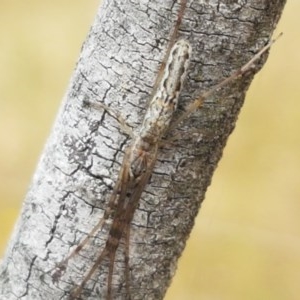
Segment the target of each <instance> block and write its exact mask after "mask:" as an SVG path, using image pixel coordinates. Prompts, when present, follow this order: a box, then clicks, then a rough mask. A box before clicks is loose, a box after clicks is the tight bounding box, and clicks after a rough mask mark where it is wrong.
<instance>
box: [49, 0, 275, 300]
mask: <svg viewBox="0 0 300 300" xmlns="http://www.w3.org/2000/svg"><path fill="white" fill-rule="evenodd" d="M186 4H187V0H181V2H180V9H179V12H178V16H177V21H176V24H175V25H174V30H173V33H172V35H171V39H170V45H169V47H168V50H167V51H166V57H165V59H164V61H163V62H162V65H161V68H160V70H159V72H158V76H157V79H156V83H155V85H154V86H155V87H154V92H153V94H152V98H151V99H150V102H149V106H148V108H147V110H146V113H145V116H144V120H143V123H142V125H141V126H140V128H139V129H138V131H137V134H133V133H132V132H131V129H130V127H129V126H127V125H126V122H125V120H124V119H123V118H122V116H121V115H120V114H119V113H116V112H114V111H113V110H111V109H110V108H109V107H107V106H106V105H104V104H101V103H86V104H87V105H89V106H90V107H92V108H97V109H98V108H100V109H104V110H106V111H107V112H108V113H110V114H111V115H113V116H114V118H116V119H118V120H119V122H120V124H121V125H122V127H123V129H124V131H125V132H126V133H127V134H129V135H130V136H131V137H132V139H133V140H132V143H131V144H130V146H129V147H128V148H127V149H126V151H125V155H124V158H123V163H122V166H121V168H120V171H119V175H118V180H117V182H116V184H115V186H114V189H113V192H112V194H111V196H110V200H109V203H108V206H107V208H106V210H105V212H104V216H103V218H102V219H101V220H100V221H99V222H98V224H97V225H96V226H95V227H94V228H93V229H92V231H91V232H90V233H89V234H88V236H87V237H86V238H84V239H83V240H82V241H81V242H80V243H79V244H78V246H77V247H76V248H75V250H74V251H73V252H71V254H70V255H69V256H67V257H66V258H65V259H64V260H63V261H62V262H60V263H59V264H58V265H57V266H56V268H55V270H54V272H53V274H52V278H53V281H59V280H60V278H61V277H62V276H63V273H64V271H65V270H66V268H67V264H68V262H69V260H70V259H71V258H73V257H74V256H75V255H77V254H78V253H79V252H80V251H81V249H82V248H83V247H85V246H86V245H87V244H88V242H89V240H90V239H92V238H93V237H94V236H95V235H96V233H97V232H98V231H100V230H101V229H102V227H103V225H104V224H105V222H106V221H107V220H108V219H109V218H112V223H111V225H110V229H109V233H108V237H107V238H106V242H105V245H104V247H103V249H102V250H101V251H100V254H99V255H98V257H97V259H96V261H95V262H94V264H93V266H92V267H91V268H90V269H89V270H88V272H87V273H86V275H85V276H84V278H83V279H82V281H81V282H80V283H79V285H76V287H75V288H74V289H73V290H72V291H71V293H70V299H79V298H80V296H81V293H82V291H83V289H84V287H85V285H86V283H87V282H88V281H89V280H90V278H91V277H92V276H93V274H94V273H95V272H96V270H97V269H98V268H99V267H100V266H101V264H102V262H103V260H104V259H108V260H109V269H108V279H107V299H112V297H113V290H112V282H113V272H114V262H115V256H116V251H117V249H118V247H119V245H120V241H121V239H123V238H124V239H125V283H126V294H127V298H130V274H129V270H130V268H129V247H130V243H129V233H130V224H131V222H132V219H133V216H134V213H135V210H136V208H137V207H138V204H139V200H140V198H141V194H142V193H143V191H144V189H145V186H146V185H147V183H148V181H149V178H150V176H151V174H152V171H153V169H154V167H155V163H156V160H157V154H158V151H159V147H160V145H161V140H162V138H163V136H164V135H165V134H166V133H168V132H169V131H170V130H171V129H173V128H174V127H175V126H178V125H179V123H180V122H181V121H182V120H184V119H185V118H187V117H188V116H189V115H190V114H191V113H193V112H194V111H195V110H197V109H198V108H200V107H201V106H202V104H203V101H204V100H205V99H206V98H207V97H209V96H210V95H211V94H213V93H214V92H216V91H217V90H218V89H220V88H222V87H224V86H225V85H227V84H228V83H229V82H231V81H233V80H235V79H237V78H239V77H240V76H243V75H244V74H245V73H247V72H248V71H249V70H250V69H251V68H252V67H253V65H254V63H255V62H256V61H257V60H258V59H259V58H260V57H261V55H262V54H263V53H264V52H266V51H267V50H268V49H269V48H270V47H271V45H272V44H273V43H274V41H275V40H272V41H270V42H269V43H268V44H267V45H266V46H265V47H264V48H262V49H261V50H260V51H259V52H258V53H257V54H256V55H254V56H253V57H252V59H251V60H250V61H249V62H248V63H246V64H245V65H244V66H243V67H241V68H240V69H238V70H237V71H236V72H234V73H233V74H232V75H231V76H229V77H228V78H225V79H223V80H222V81H221V82H220V83H219V84H217V85H215V86H214V87H213V88H211V89H210V90H208V91H207V92H204V93H202V94H201V95H200V96H199V97H197V99H195V100H194V101H192V102H191V104H190V105H188V107H187V108H186V109H185V112H184V113H183V114H182V115H181V116H179V118H177V120H174V122H173V124H172V128H170V122H171V120H172V118H173V115H174V111H175V110H176V108H177V104H178V99H179V95H180V91H181V89H182V87H183V84H184V81H185V78H186V74H187V70H188V66H189V62H190V59H191V51H192V48H191V45H190V44H189V42H188V41H186V40H183V39H180V40H178V41H176V40H177V35H178V29H179V27H180V24H181V21H182V18H183V14H184V11H185V7H186ZM112 213H113V215H112Z"/></svg>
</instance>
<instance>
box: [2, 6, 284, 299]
mask: <svg viewBox="0 0 300 300" xmlns="http://www.w3.org/2000/svg"><path fill="white" fill-rule="evenodd" d="M175 2H176V1H171V0H168V1H158V0H151V1H150V0H148V1H137V0H135V1H128V0H126V1H124V0H114V1H110V0H105V1H103V3H102V5H101V7H100V9H99V11H98V14H97V16H96V19H95V22H94V24H93V26H92V28H91V30H90V33H89V35H88V37H87V39H86V41H85V43H84V45H83V48H82V52H81V55H80V58H79V61H78V64H77V66H76V69H75V71H74V74H73V76H72V78H71V82H70V86H69V88H68V90H67V93H66V96H65V98H64V100H63V103H62V106H61V109H60V111H59V114H58V117H57V119H56V122H55V124H54V127H53V131H52V133H51V135H50V137H49V139H48V142H47V144H46V147H45V149H44V152H43V154H42V157H41V159H40V162H39V164H38V167H37V170H36V172H35V175H34V177H33V180H32V184H31V186H30V189H29V191H28V194H27V196H26V199H25V201H24V206H23V209H22V214H21V216H20V218H19V220H18V223H17V225H16V228H15V230H14V234H13V236H12V238H11V241H10V244H9V247H8V249H7V252H6V256H5V258H4V260H3V263H2V266H1V273H0V274H1V275H0V283H1V284H0V299H1V300H4V299H5V300H14V299H30V300H32V299H67V297H68V293H69V291H70V290H71V289H72V287H73V286H74V284H76V283H79V282H80V280H81V279H82V276H83V274H84V273H85V272H86V270H87V269H88V268H89V267H90V266H91V264H92V261H93V260H94V259H95V256H96V255H97V254H98V253H99V251H100V249H101V246H103V243H104V241H105V237H106V234H107V229H108V228H104V231H103V232H101V233H100V234H99V235H98V237H97V238H96V239H94V240H93V242H92V244H91V245H90V247H89V248H88V250H87V251H83V256H80V257H77V258H75V259H74V260H73V261H71V262H70V264H69V265H68V268H67V271H66V273H65V274H64V275H63V277H62V278H61V280H60V281H59V282H58V283H56V284H54V283H53V282H52V278H51V275H50V273H49V272H48V271H49V270H51V268H53V267H54V266H55V264H56V263H58V262H59V261H61V260H62V259H63V258H64V257H65V256H66V255H67V254H68V252H69V250H70V248H71V247H72V246H73V245H75V244H76V243H78V241H79V240H80V239H81V238H82V237H84V236H86V234H87V233H88V232H89V231H90V230H91V228H92V227H93V225H94V224H96V223H97V221H98V220H99V218H101V216H102V214H103V210H104V209H105V206H106V204H107V201H108V198H109V195H110V193H111V190H112V188H113V186H114V183H115V181H116V178H117V175H118V171H119V169H120V164H121V162H122V157H123V154H124V149H125V147H126V145H128V143H129V142H130V139H129V137H128V136H126V135H124V134H123V132H122V130H121V129H120V125H119V124H118V123H117V121H116V120H115V119H114V118H112V117H111V116H110V115H109V114H107V113H106V112H105V111H101V110H99V111H97V110H95V109H92V108H87V107H84V105H83V101H84V100H89V101H91V102H97V101H102V102H104V103H105V104H106V105H108V106H111V107H112V108H113V109H114V110H116V111H119V112H121V114H122V115H123V116H124V117H126V119H127V121H128V122H129V123H130V124H132V126H133V130H134V132H137V129H138V127H139V125H140V124H141V121H142V118H143V114H144V112H145V109H146V107H147V100H148V99H149V95H150V94H151V91H152V87H153V83H154V81H155V76H156V73H157V70H158V68H159V65H160V63H161V61H162V59H163V57H164V52H165V50H166V48H167V44H168V40H169V37H170V33H171V31H172V27H173V25H174V22H175V19H176V16H177V12H178V4H176V3H175ZM284 4H285V0H273V1H271V0H237V1H232V0H211V1H203V0H198V1H188V7H187V9H186V12H185V15H184V19H183V23H182V26H181V28H180V37H183V38H185V39H187V40H189V41H190V43H191V44H192V46H193V55H192V63H191V65H190V69H189V73H188V80H187V82H186V84H185V87H184V89H183V92H182V96H181V99H180V105H179V111H178V114H180V110H182V109H183V108H184V106H185V105H186V104H188V103H190V101H192V100H193V99H194V98H195V97H196V96H197V95H199V94H200V93H201V91H204V90H207V89H209V88H210V87H211V86H212V85H214V84H216V83H218V82H219V81H220V80H221V79H222V78H223V77H225V76H228V75H229V74H230V73H231V72H232V71H234V70H236V69H237V68H238V67H240V66H241V65H243V64H244V63H245V62H246V61H247V60H249V59H250V58H251V56H252V55H253V54H254V53H256V52H257V51H258V50H259V49H260V48H261V47H262V46H263V45H264V44H265V43H266V42H267V41H268V40H269V39H270V37H271V35H272V32H273V30H274V28H275V26H276V24H277V22H278V20H279V17H280V14H281V12H282V10H283V7H284ZM265 59H266V56H264V58H263V61H264V60H265ZM263 61H261V64H262V63H263ZM252 75H253V74H252ZM252 75H248V76H246V77H243V78H242V79H240V80H237V81H236V82H234V83H233V84H230V85H229V86H227V87H226V88H224V89H222V91H218V93H216V94H215V96H214V97H211V98H210V99H207V101H206V102H205V104H204V105H203V107H202V108H201V109H199V110H198V111H197V112H195V113H194V114H192V115H191V116H190V117H189V118H188V119H186V120H185V121H184V122H182V123H181V124H180V126H178V128H177V129H175V130H174V132H172V133H171V134H170V135H176V136H177V137H179V138H177V139H176V140H175V141H172V142H170V143H166V145H165V146H164V147H163V148H162V149H161V151H160V154H159V158H158V162H157V164H156V167H155V169H154V172H153V175H152V177H151V180H150V183H149V184H148V185H147V187H146V189H145V191H144V193H143V195H142V199H141V200H140V205H139V208H138V209H137V211H136V213H135V216H134V220H133V224H132V226H131V241H130V268H131V296H132V299H162V298H163V296H164V294H165V292H166V289H167V287H168V286H169V284H170V280H171V278H172V276H173V274H174V272H175V269H176V264H177V260H178V258H179V256H180V255H181V253H182V251H183V249H184V246H185V243H186V240H187V238H188V236H189V234H190V232H191V229H192V227H193V224H194V220H195V217H196V215H197V213H198V211H199V207H200V204H201V202H202V201H203V199H204V194H205V191H206V189H207V187H208V185H209V184H210V182H211V177H212V174H213V171H214V170H215V168H216V166H217V163H218V161H219V159H220V157H221V155H222V151H223V148H224V147H225V144H226V140H227V138H228V136H229V134H230V133H231V132H232V130H233V128H234V126H235V122H236V120H237V117H238V113H239V111H240V109H241V106H242V104H243V101H244V97H245V92H246V90H247V88H248V86H249V84H250V81H251V79H252V77H253V76H252ZM123 246H124V245H123V244H121V245H120V249H119V250H120V251H118V255H117V258H116V263H115V271H114V278H113V295H114V299H124V298H125V296H124V295H125V285H124V252H123V249H124V247H123ZM107 266H108V265H107V261H105V263H104V264H103V266H101V268H100V269H99V271H98V272H97V273H96V274H95V276H94V277H93V278H92V280H91V281H90V282H89V283H88V284H87V286H86V289H85V292H84V293H83V295H82V299H103V298H105V294H106V288H107Z"/></svg>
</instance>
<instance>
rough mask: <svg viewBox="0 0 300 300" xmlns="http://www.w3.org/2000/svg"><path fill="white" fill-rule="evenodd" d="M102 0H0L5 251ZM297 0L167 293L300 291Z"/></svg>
mask: <svg viewBox="0 0 300 300" xmlns="http://www.w3.org/2000/svg"><path fill="white" fill-rule="evenodd" d="M97 7H98V0H97V1H96V0H93V1H91V0H90V1H71V0H65V1H38V0H27V1H16V0H9V1H8V0H7V1H5V0H2V1H1V10H0V24H1V26H0V36H1V39H0V49H1V50H0V68H1V73H0V257H1V256H2V255H3V254H4V251H5V246H6V243H7V241H8V238H9V235H10V233H11V231H12V228H13V225H14V222H15V220H16V218H17V216H18V214H19V211H20V208H21V203H22V200H23V198H24V195H25V193H26V190H27V188H28V186H29V183H30V180H31V177H32V175H33V173H34V170H35V166H36V164H37V161H38V158H39V155H40V153H41V152H42V149H43V146H44V143H45V141H46V138H47V136H48V135H49V132H50V129H51V126H52V124H53V121H54V118H55V115H56V112H57V110H58V107H59V105H60V102H61V99H62V97H63V95H64V92H65V90H66V87H67V84H68V81H69V78H70V76H71V74H72V71H73V69H74V67H75V63H76V60H77V58H78V55H79V53H80V48H81V45H82V43H83V41H84V39H85V36H86V34H87V32H88V30H89V28H90V25H91V24H92V22H93V19H94V16H95V14H96V9H97ZM299 11H300V1H298V0H289V1H288V3H287V5H286V7H285V10H284V13H283V16H282V18H281V21H280V23H279V25H278V27H277V30H276V32H277V33H279V32H281V31H283V32H284V36H283V37H282V38H281V39H280V40H279V41H278V43H276V44H275V45H274V46H273V48H272V50H271V54H270V57H269V59H268V62H267V63H266V65H265V67H264V68H263V70H262V71H261V72H260V73H259V74H258V75H257V76H256V78H255V80H254V81H253V83H252V86H251V89H250V91H249V93H248V95H247V99H246V103H245V105H244V107H243V109H242V112H241V114H240V116H239V120H238V123H237V126H236V129H235V131H234V133H233V134H232V135H231V137H230V139H229V142H228V144H227V147H226V149H225V152H224V155H223V158H222V160H221V162H220V163H219V167H218V169H217V171H216V173H215V175H214V178H213V181H212V185H211V186H210V188H209V190H208V192H207V194H206V200H205V201H204V203H203V205H202V208H201V211H200V213H199V215H198V219H197V223H196V225H195V228H194V230H193V232H192V235H191V237H190V239H189V241H188V245H187V247H186V250H185V252H184V254H183V256H182V257H181V259H180V262H179V266H178V271H177V273H176V276H175V278H174V279H173V283H172V286H171V288H170V289H169V291H168V294H167V297H166V299H167V300H171V299H175V300H177V299H189V300H194V299H204V300H219V299H220V300H227V299H228V300H229V299H230V300H233V299H243V300H247V299H249V300H250V299H251V300H253V299H272V300H277V299H278V300H279V299H280V300H282V299H285V300H286V299H288V300H291V299H295V300H296V299H299V294H300V284H299V282H300V201H299V198H300V179H299V177H300V176H299V175H300V135H298V134H299V133H297V132H298V129H299V127H298V126H299V120H300V103H299V102H300V97H299V96H300V84H299V82H298V81H299V75H300V54H299V50H298V47H299V44H300V42H299V27H298V26H300V24H299V21H298V19H299V18H298V12H299ZM297 28H298V29H297ZM298 197H299V198H298Z"/></svg>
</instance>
